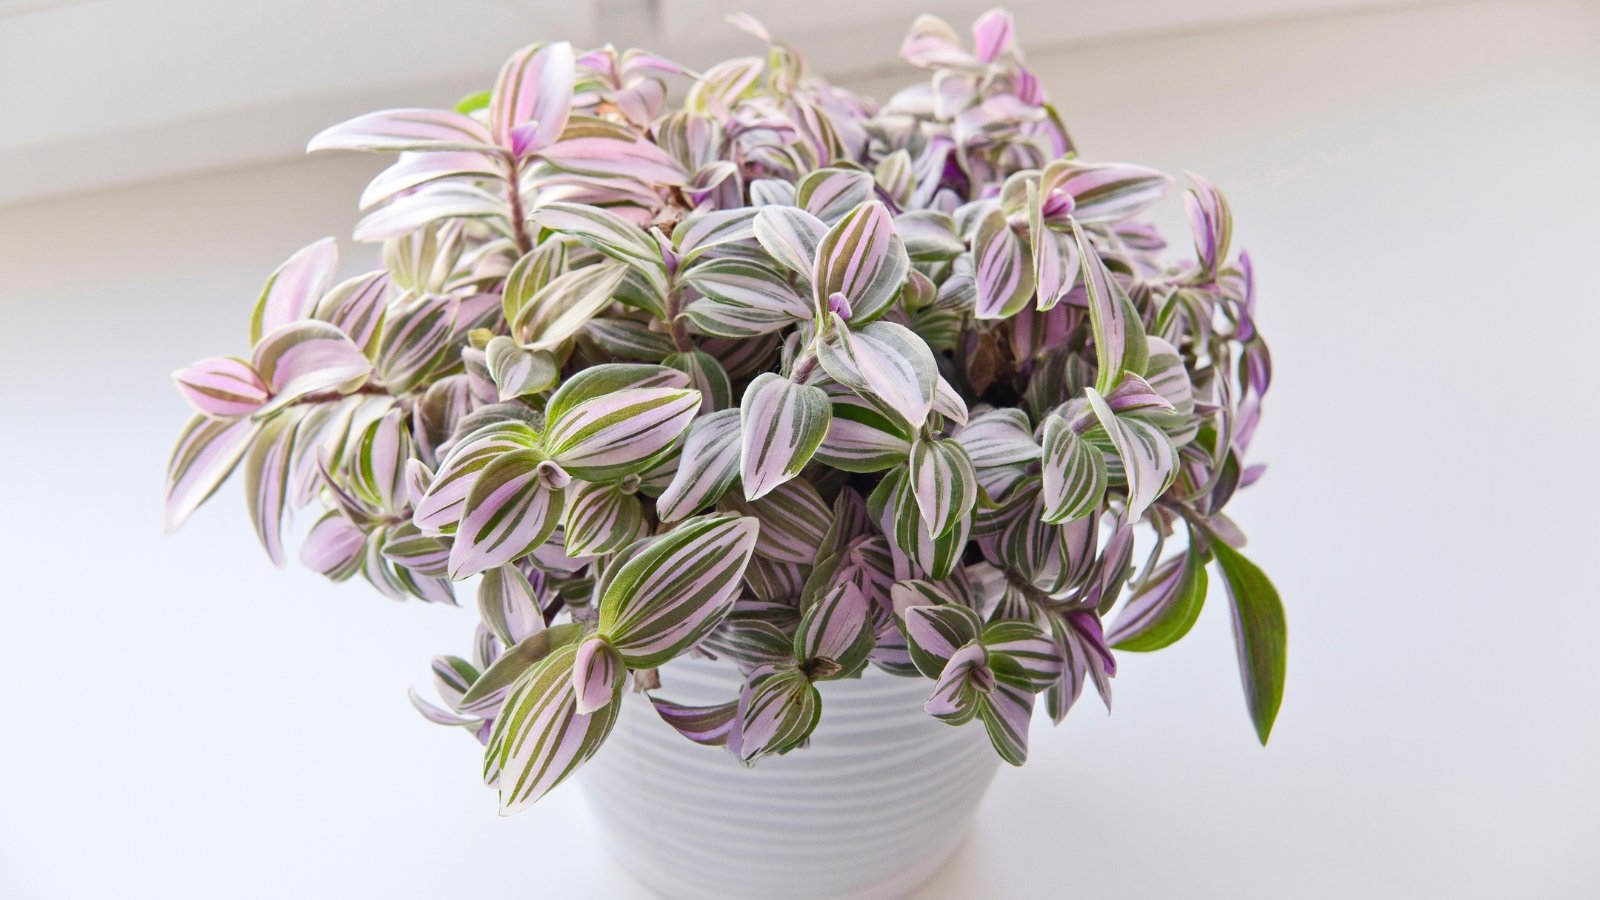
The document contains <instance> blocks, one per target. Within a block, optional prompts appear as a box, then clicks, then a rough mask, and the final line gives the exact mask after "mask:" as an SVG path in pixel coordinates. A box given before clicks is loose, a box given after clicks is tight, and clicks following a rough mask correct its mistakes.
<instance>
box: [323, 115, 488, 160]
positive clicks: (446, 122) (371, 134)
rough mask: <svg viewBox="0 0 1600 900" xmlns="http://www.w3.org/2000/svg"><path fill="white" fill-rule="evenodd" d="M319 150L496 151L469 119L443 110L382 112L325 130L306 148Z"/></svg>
mask: <svg viewBox="0 0 1600 900" xmlns="http://www.w3.org/2000/svg"><path fill="white" fill-rule="evenodd" d="M320 150H366V151H377V152H397V151H402V150H428V151H438V150H468V151H480V152H490V153H495V152H499V150H500V148H499V147H497V146H496V145H495V142H494V139H493V138H492V137H491V136H490V135H489V129H487V128H485V127H484V126H483V125H482V124H481V123H479V122H478V121H477V120H476V119H473V118H472V117H471V116H465V115H462V114H461V113H458V112H452V111H449V110H443V109H385V110H380V111H378V112H371V113H366V114H365V115H360V116H356V117H355V118H353V119H350V120H348V121H345V122H341V123H339V124H338V125H334V126H332V127H331V128H326V129H324V130H323V131H321V132H320V133H318V134H317V136H316V137H313V138H312V139H311V142H310V143H309V144H307V145H306V152H307V153H316V152H318V151H320Z"/></svg>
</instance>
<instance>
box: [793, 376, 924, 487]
mask: <svg viewBox="0 0 1600 900" xmlns="http://www.w3.org/2000/svg"><path fill="white" fill-rule="evenodd" d="M824 390H825V391H826V392H827V393H828V395H829V400H830V403H831V407H832V421H831V423H830V424H829V426H828V433H827V435H826V436H825V437H824V438H823V439H822V443H821V444H819V445H818V446H817V452H816V459H817V460H818V461H820V462H822V463H825V464H827V465H829V466H832V467H834V468H836V469H843V470H844V471H846V472H878V471H882V470H883V469H887V468H890V467H892V466H896V465H899V464H900V463H902V462H904V461H905V460H906V459H907V458H908V457H909V456H910V455H911V436H912V432H911V430H910V429H909V428H908V427H907V426H906V424H905V423H904V422H902V421H900V418H899V417H898V416H896V415H894V414H893V413H886V412H884V411H883V410H882V409H880V408H879V407H878V406H877V405H876V404H873V403H870V402H868V401H867V400H865V399H862V398H861V397H860V396H858V395H857V394H856V393H855V392H854V391H852V390H851V389H850V388H847V387H845V386H844V385H840V384H829V385H827V386H826V387H825V388H824Z"/></svg>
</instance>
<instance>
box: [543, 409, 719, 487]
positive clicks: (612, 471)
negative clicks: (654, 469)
mask: <svg viewBox="0 0 1600 900" xmlns="http://www.w3.org/2000/svg"><path fill="white" fill-rule="evenodd" d="M552 403H553V401H552ZM699 409H700V392H699V391H692V390H681V389H678V388H634V389H631V390H625V391H618V392H616V393H614V394H606V395H603V396H599V397H595V398H594V399H592V400H585V401H584V402H582V403H579V404H578V405H576V406H574V407H572V408H570V409H565V410H560V411H559V412H557V413H552V419H551V421H550V425H549V427H548V428H547V429H546V431H545V435H544V440H545V446H546V447H547V448H548V449H549V452H550V456H551V458H552V459H553V460H555V461H556V462H557V463H559V464H560V465H561V467H562V468H564V469H566V470H567V471H568V472H570V473H572V475H573V476H574V477H577V478H582V479H584V480H585V481H614V480H616V479H618V478H621V477H623V476H624V475H628V474H630V473H633V472H638V471H640V470H642V469H644V468H645V467H646V466H647V465H648V464H649V463H650V461H651V460H652V459H653V458H654V457H656V456H657V455H658V454H660V453H663V452H665V451H666V450H668V449H669V448H671V447H672V445H673V443H674V442H676V441H677V440H678V438H679V437H681V436H682V435H683V433H684V431H685V430H686V429H687V428H688V427H689V423H690V422H691V421H693V420H694V417H695V414H696V413H697V412H698V411H699Z"/></svg>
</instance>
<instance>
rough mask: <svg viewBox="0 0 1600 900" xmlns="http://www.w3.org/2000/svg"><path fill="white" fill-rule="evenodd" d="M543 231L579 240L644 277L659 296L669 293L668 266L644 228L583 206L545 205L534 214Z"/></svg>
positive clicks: (614, 214) (572, 204)
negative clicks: (558, 233)
mask: <svg viewBox="0 0 1600 900" xmlns="http://www.w3.org/2000/svg"><path fill="white" fill-rule="evenodd" d="M532 218H533V221H534V222H535V223H536V224H538V225H539V226H540V227H541V228H548V229H550V230H551V231H556V232H560V233H562V234H565V235H570V236H572V237H574V238H577V239H578V240H579V241H581V242H583V243H584V244H586V245H587V246H590V247H593V248H594V249H596V250H598V251H600V252H601V253H604V254H605V255H606V256H609V257H611V258H612V259H616V260H620V261H622V262H625V263H627V264H628V265H629V266H631V267H633V268H634V269H635V270H637V271H638V272H640V273H641V274H642V275H644V276H645V278H646V280H647V282H648V283H649V285H650V286H651V288H652V289H654V290H655V291H656V293H658V294H661V295H663V296H664V295H665V294H666V282H667V267H666V263H665V262H664V261H663V260H662V258H661V247H660V246H658V245H657V244H656V242H655V241H654V240H652V239H651V237H650V235H648V234H646V233H645V231H644V229H642V228H640V227H639V226H637V225H635V224H633V223H632V222H629V221H628V220H627V219H624V218H622V217H621V216H619V215H617V214H616V213H613V212H607V211H606V210H604V209H601V208H600V207H597V206H589V205H587V204H582V203H546V204H544V205H542V206H540V207H539V208H538V209H537V210H535V211H534V213H533V217H532Z"/></svg>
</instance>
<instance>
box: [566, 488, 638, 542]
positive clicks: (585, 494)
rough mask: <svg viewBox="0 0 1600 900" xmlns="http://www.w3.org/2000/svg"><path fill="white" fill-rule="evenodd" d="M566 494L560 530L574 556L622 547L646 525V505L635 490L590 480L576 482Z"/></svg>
mask: <svg viewBox="0 0 1600 900" xmlns="http://www.w3.org/2000/svg"><path fill="white" fill-rule="evenodd" d="M566 494H567V499H566V513H565V515H564V517H563V519H562V523H561V530H562V534H563V536H564V538H565V541H566V548H567V555H568V556H570V557H572V558H574V559H583V558H584V557H590V556H602V555H604V554H607V553H611V552H614V551H616V550H620V549H622V548H623V547H626V546H627V545H628V544H631V543H633V541H634V540H635V539H637V538H638V537H639V533H640V532H641V531H642V530H643V529H644V506H643V504H641V503H640V502H639V498H638V497H637V496H636V495H634V494H631V493H623V491H622V490H621V489H620V488H617V487H614V486H611V485H605V484H591V483H589V482H587V481H579V482H574V483H573V484H572V485H571V486H569V487H568V488H567V491H566Z"/></svg>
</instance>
